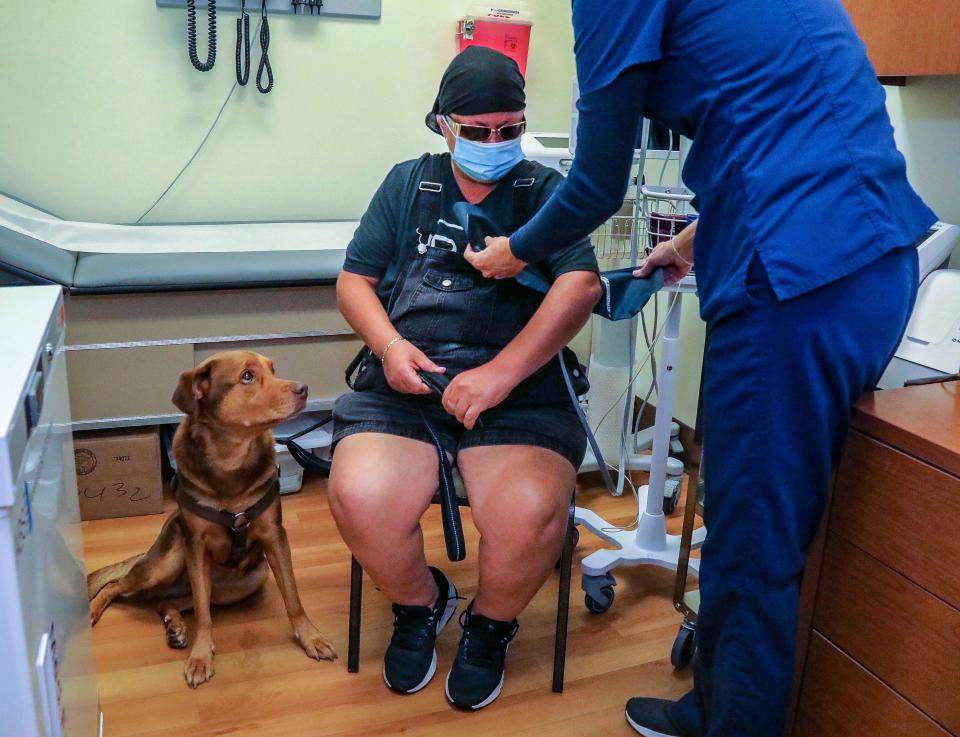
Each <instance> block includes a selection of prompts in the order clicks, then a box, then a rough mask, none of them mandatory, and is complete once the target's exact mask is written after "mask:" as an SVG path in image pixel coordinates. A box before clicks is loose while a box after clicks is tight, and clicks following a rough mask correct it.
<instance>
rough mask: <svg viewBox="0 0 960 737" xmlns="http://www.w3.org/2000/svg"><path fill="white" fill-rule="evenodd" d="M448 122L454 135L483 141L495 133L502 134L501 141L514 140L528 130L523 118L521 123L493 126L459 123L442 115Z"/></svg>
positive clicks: (479, 141) (469, 139)
mask: <svg viewBox="0 0 960 737" xmlns="http://www.w3.org/2000/svg"><path fill="white" fill-rule="evenodd" d="M440 117H441V118H443V121H444V122H445V123H446V124H447V127H448V128H449V129H450V130H451V131H452V132H453V135H455V136H459V137H460V138H463V139H465V140H467V141H474V142H475V143H482V142H484V141H489V140H490V139H491V138H493V136H494V134H498V135H499V136H500V140H501V141H514V140H516V139H517V138H519V137H520V136H522V135H523V133H524V131H526V130H527V121H525V120H521V121H520V122H519V123H510V124H509V125H502V126H500V127H499V128H491V127H489V126H486V125H468V124H466V123H458V122H457V121H455V120H454V119H453V118H451V117H450V116H449V115H442V116H440Z"/></svg>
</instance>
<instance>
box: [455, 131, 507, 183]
mask: <svg viewBox="0 0 960 737" xmlns="http://www.w3.org/2000/svg"><path fill="white" fill-rule="evenodd" d="M523 158H524V157H523V150H522V149H521V148H520V139H519V138H515V139H514V140H512V141H499V142H498V143H477V142H476V141H468V140H467V139H466V138H460V137H459V136H458V137H457V139H456V143H455V144H454V146H453V160H454V161H455V162H457V166H459V167H460V169H462V170H463V173H464V174H466V175H467V176H468V177H470V178H471V179H475V180H476V181H478V182H483V183H485V184H492V183H493V182H499V181H500V180H501V179H503V178H504V177H505V176H507V172H509V171H510V170H511V169H512V168H513V167H515V166H516V165H517V164H519V163H520V162H521V161H523Z"/></svg>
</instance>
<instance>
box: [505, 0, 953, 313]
mask: <svg viewBox="0 0 960 737" xmlns="http://www.w3.org/2000/svg"><path fill="white" fill-rule="evenodd" d="M573 24H574V32H575V39H576V43H575V50H576V55H577V76H578V79H579V83H580V90H581V107H582V111H581V125H580V128H579V129H578V151H577V158H576V159H575V162H574V170H576V169H577V168H578V167H579V168H580V170H581V171H580V173H579V174H577V172H576V171H571V176H570V177H569V178H568V180H567V181H566V182H565V183H564V185H562V186H561V187H560V188H559V189H558V191H557V193H555V196H554V197H553V201H551V203H549V204H548V206H547V207H546V208H544V210H542V211H541V212H540V213H539V214H538V215H537V216H536V217H535V218H534V219H533V220H532V221H531V222H530V223H528V225H527V226H525V227H524V228H522V229H520V230H519V231H517V233H515V234H514V235H513V236H512V237H511V246H512V248H513V250H514V252H515V253H516V255H517V256H518V257H519V258H522V259H524V260H529V259H528V258H527V256H533V255H535V254H539V255H541V256H542V254H543V250H544V249H550V248H553V247H562V246H563V245H564V244H563V241H564V240H565V239H566V238H568V237H569V238H573V237H575V236H578V235H579V236H581V237H582V234H579V233H574V232H571V230H572V228H571V226H570V223H571V221H572V219H583V218H585V219H588V220H591V222H590V227H591V228H592V227H595V226H596V225H597V224H599V222H600V221H601V220H602V219H603V218H605V217H607V216H609V214H610V211H611V207H616V206H617V205H618V204H619V203H620V202H622V197H623V193H624V190H623V185H622V182H624V181H626V176H625V175H624V176H623V178H620V179H619V180H618V184H617V186H616V187H614V189H617V190H618V191H617V192H614V193H612V195H610V193H607V194H606V195H604V194H599V195H598V192H601V190H602V188H601V187H600V186H599V184H597V182H599V181H600V180H602V179H603V176H604V175H603V174H602V169H601V167H607V168H609V166H610V165H611V162H610V161H606V162H604V161H598V160H593V159H600V158H602V156H601V154H602V152H603V150H604V147H605V146H606V147H607V148H611V150H612V149H613V148H616V149H617V151H618V153H616V154H615V158H622V157H623V155H624V146H626V147H627V148H632V146H630V145H627V143H625V141H627V140H636V139H635V137H634V136H635V131H636V124H637V123H636V121H637V120H639V116H640V115H641V114H642V115H643V116H645V117H648V118H651V119H653V120H656V121H659V122H662V123H664V124H666V125H667V126H669V127H670V128H672V129H673V130H676V131H679V132H681V133H683V134H684V135H685V136H688V137H690V138H692V139H693V145H692V147H691V149H690V152H689V155H688V157H687V161H686V165H685V167H684V170H683V179H684V182H685V184H686V185H687V186H688V187H690V189H692V190H693V191H694V193H695V194H696V196H697V198H696V200H695V202H694V205H695V207H696V208H697V210H698V211H699V212H700V215H701V217H700V223H699V226H698V231H697V237H696V240H695V246H694V248H695V260H696V273H697V281H698V286H699V290H700V299H701V314H702V315H703V317H704V319H707V320H710V319H717V318H718V317H721V316H723V315H725V314H729V313H730V312H733V311H735V310H736V309H738V308H739V307H741V306H743V305H744V303H745V301H746V300H747V296H746V293H745V290H744V282H745V277H746V270H747V266H748V264H749V262H750V259H751V257H752V256H753V254H754V253H755V252H759V255H760V258H761V260H762V262H763V265H764V267H765V269H766V271H767V274H768V277H769V279H770V282H771V285H772V286H773V289H774V292H775V293H776V295H777V297H778V298H779V299H781V300H783V299H788V298H790V297H794V296H797V295H800V294H804V293H806V292H809V291H811V290H813V289H816V288H817V287H819V286H822V285H823V284H826V283H829V282H831V281H834V280H836V279H838V278H840V277H842V276H845V275H847V274H849V273H851V272H853V271H855V270H856V269H859V268H860V267H862V266H864V265H866V264H868V263H870V262H872V261H874V260H876V259H877V258H879V257H880V256H881V255H883V254H884V253H887V252H888V251H890V250H892V249H895V248H897V247H901V246H905V245H909V244H912V243H913V242H915V240H916V239H917V238H918V237H919V236H920V235H922V233H923V232H924V231H925V230H926V229H927V228H928V227H929V226H930V225H931V224H932V223H933V222H934V221H935V220H936V216H935V215H934V213H933V212H932V211H931V210H930V209H929V208H928V207H927V206H926V205H925V204H924V203H923V201H922V200H921V199H920V197H919V196H918V195H917V194H916V193H915V192H914V191H913V189H912V188H911V186H910V184H909V183H908V182H907V177H906V165H905V161H904V159H903V156H902V155H901V154H900V153H899V151H898V150H897V148H896V144H895V142H894V137H893V128H892V126H891V124H890V120H889V117H888V115H887V111H886V106H885V94H884V91H883V88H882V87H881V86H880V84H879V83H878V82H877V78H876V73H875V71H874V69H873V67H872V65H871V64H870V62H869V61H868V59H867V55H866V49H865V47H864V45H863V43H862V42H861V41H860V39H859V37H858V36H857V33H856V30H855V29H854V26H853V24H852V22H851V20H850V18H849V16H848V15H847V13H846V11H845V10H844V9H843V7H842V5H841V3H840V0H619V1H618V2H613V1H612V0H573ZM638 65H643V66H638ZM638 78H639V79H640V80H641V81H638ZM624 80H628V81H629V84H628V83H627V82H625V81H624ZM618 84H621V85H622V86H621V88H620V89H619V90H618V89H617V85H618ZM634 92H636V93H637V95H638V96H639V97H640V99H637V100H631V99H629V97H630V95H632V94H633V93H634ZM625 94H626V95H627V98H628V99H624V97H623V95H625ZM605 95H606V97H605ZM617 95H620V97H619V99H618V98H617ZM584 106H585V107H586V108H588V110H587V112H588V114H587V115H586V117H584V114H583V107H584ZM593 113H595V114H593ZM617 115H620V116H623V115H628V116H630V115H632V116H633V119H634V120H633V126H634V127H632V128H631V127H630V124H631V121H630V119H629V117H628V118H626V119H623V118H621V120H622V122H623V124H624V126H625V127H626V130H622V129H621V130H622V135H621V136H620V137H619V138H618V137H616V136H614V137H612V138H614V139H616V140H617V143H611V136H609V135H606V136H605V137H606V141H605V142H603V141H599V142H598V141H596V139H597V138H598V136H597V135H596V130H599V129H600V125H601V124H597V123H596V122H592V121H596V120H598V119H602V118H604V117H616V116H617ZM591 127H592V128H594V129H596V130H595V131H594V137H593V142H592V143H591V144H590V145H589V147H588V149H587V150H585V151H583V156H581V148H582V146H581V143H580V142H582V141H584V140H586V141H588V142H589V141H591V138H590V136H591V130H590V128H591ZM609 133H610V131H607V134H609ZM618 147H619V148H618ZM588 151H589V157H588V156H587V154H588ZM586 158H590V159H591V160H589V161H588V160H585V159H586ZM620 163H622V162H620ZM618 165H619V164H618ZM623 165H624V166H629V164H623ZM591 170H593V171H595V172H597V176H596V182H591V180H590V172H591ZM575 174H577V175H576V176H575ZM608 179H609V177H608ZM613 181H617V180H616V177H614V179H613ZM608 189H609V187H608ZM564 210H566V212H564ZM591 218H592V219H591ZM560 232H563V238H559V239H558V233H560Z"/></svg>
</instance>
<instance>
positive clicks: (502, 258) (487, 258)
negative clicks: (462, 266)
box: [463, 236, 527, 279]
mask: <svg viewBox="0 0 960 737" xmlns="http://www.w3.org/2000/svg"><path fill="white" fill-rule="evenodd" d="M484 242H485V243H486V245H487V247H486V248H484V249H483V250H482V251H474V250H473V248H471V247H470V246H467V249H466V250H465V251H464V253H463V257H464V258H465V259H467V262H468V263H469V264H470V265H471V266H473V268H475V269H476V270H477V271H479V272H480V273H481V274H483V275H484V276H485V277H486V278H487V279H509V278H510V277H513V276H516V275H517V274H519V273H520V272H521V271H523V269H524V268H525V267H526V265H527V262H526V261H521V260H520V259H518V258H517V257H516V256H514V255H513V251H511V250H510V239H509V238H505V237H503V236H500V237H497V238H484Z"/></svg>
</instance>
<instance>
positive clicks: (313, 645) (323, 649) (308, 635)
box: [296, 624, 337, 660]
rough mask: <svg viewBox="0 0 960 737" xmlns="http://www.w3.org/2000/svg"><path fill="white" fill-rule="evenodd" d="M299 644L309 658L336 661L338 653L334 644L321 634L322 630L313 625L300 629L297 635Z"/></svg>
mask: <svg viewBox="0 0 960 737" xmlns="http://www.w3.org/2000/svg"><path fill="white" fill-rule="evenodd" d="M296 638H297V642H299V643H300V647H302V648H303V651H304V652H305V653H306V654H307V657H308V658H313V659H314V660H336V659H337V651H336V650H335V649H334V647H333V644H332V643H331V642H330V640H328V639H327V638H326V637H324V636H323V635H322V634H320V630H318V629H317V628H316V627H314V626H313V625H312V624H310V625H308V626H305V627H302V628H299V629H298V630H297V633H296Z"/></svg>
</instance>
